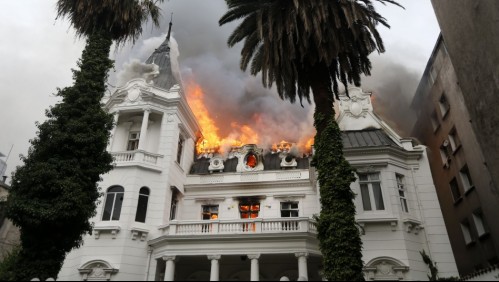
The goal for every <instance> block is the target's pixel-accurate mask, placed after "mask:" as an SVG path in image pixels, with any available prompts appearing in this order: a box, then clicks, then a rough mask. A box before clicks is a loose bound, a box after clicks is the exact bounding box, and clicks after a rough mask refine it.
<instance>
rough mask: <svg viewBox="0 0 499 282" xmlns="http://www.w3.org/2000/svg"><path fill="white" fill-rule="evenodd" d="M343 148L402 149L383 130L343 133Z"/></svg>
mask: <svg viewBox="0 0 499 282" xmlns="http://www.w3.org/2000/svg"><path fill="white" fill-rule="evenodd" d="M341 137H342V138H343V148H345V149H350V148H362V147H386V146H390V147H397V148H401V147H400V146H399V145H397V143H395V142H394V141H393V140H392V139H391V138H390V137H388V135H387V134H386V133H385V132H384V131H383V130H381V129H370V130H355V131H343V132H342V133H341Z"/></svg>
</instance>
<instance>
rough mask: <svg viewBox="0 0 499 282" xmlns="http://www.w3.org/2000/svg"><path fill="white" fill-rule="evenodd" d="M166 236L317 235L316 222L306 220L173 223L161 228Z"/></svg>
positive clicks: (260, 219) (274, 219) (282, 219)
mask: <svg viewBox="0 0 499 282" xmlns="http://www.w3.org/2000/svg"><path fill="white" fill-rule="evenodd" d="M159 229H160V231H162V233H163V235H166V236H187V235H201V236H203V235H216V234H276V233H304V232H305V233H313V234H316V233H317V227H316V223H315V221H313V220H312V219H310V218H308V217H306V218H273V219H262V218H257V219H237V220H209V221H207V220H200V221H172V222H170V224H169V225H166V226H163V227H160V228H159Z"/></svg>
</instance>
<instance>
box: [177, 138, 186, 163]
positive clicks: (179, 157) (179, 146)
mask: <svg viewBox="0 0 499 282" xmlns="http://www.w3.org/2000/svg"><path fill="white" fill-rule="evenodd" d="M185 140H186V138H185V137H184V135H183V134H182V133H180V134H179V136H178V142H177V158H176V159H175V161H176V162H177V164H179V165H180V166H181V165H182V159H183V155H184V147H185Z"/></svg>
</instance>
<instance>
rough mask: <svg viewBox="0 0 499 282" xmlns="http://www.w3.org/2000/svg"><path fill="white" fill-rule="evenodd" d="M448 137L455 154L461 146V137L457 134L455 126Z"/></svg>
mask: <svg viewBox="0 0 499 282" xmlns="http://www.w3.org/2000/svg"><path fill="white" fill-rule="evenodd" d="M448 138H449V143H450V146H451V149H452V153H453V154H454V153H455V152H457V150H459V148H461V139H460V138H459V135H458V134H457V130H456V128H455V127H453V128H452V129H451V131H450V132H449V136H448Z"/></svg>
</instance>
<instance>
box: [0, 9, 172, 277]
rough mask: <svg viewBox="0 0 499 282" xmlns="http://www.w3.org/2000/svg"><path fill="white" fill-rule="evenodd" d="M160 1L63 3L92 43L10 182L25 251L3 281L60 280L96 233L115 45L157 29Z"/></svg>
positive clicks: (12, 210) (12, 212) (11, 211)
mask: <svg viewBox="0 0 499 282" xmlns="http://www.w3.org/2000/svg"><path fill="white" fill-rule="evenodd" d="M157 2H163V0H157V1H152V0H99V1H89V0H59V1H58V2H57V11H58V17H67V18H68V19H69V20H70V23H71V25H72V26H73V27H74V28H75V29H76V33H77V35H78V36H84V37H87V44H86V47H85V49H84V50H83V54H82V58H81V59H80V60H79V62H78V67H79V70H73V79H74V84H73V85H72V86H71V87H66V88H64V89H59V90H58V94H57V95H58V96H60V97H61V98H62V102H61V103H59V104H57V105H55V106H54V107H51V108H50V109H49V110H48V111H47V113H46V115H47V118H48V119H47V121H45V122H44V123H42V124H38V125H37V126H38V129H39V131H38V133H37V137H36V138H34V139H33V140H31V145H32V146H31V148H30V149H29V152H28V156H27V157H24V158H23V161H24V165H23V166H21V167H18V168H17V170H16V172H15V174H14V176H13V181H12V187H11V193H10V196H9V199H8V204H7V216H8V217H9V218H10V219H12V221H13V222H14V224H16V225H17V226H19V227H20V230H21V244H22V246H21V249H20V250H17V251H16V252H14V255H13V256H12V257H10V258H9V259H8V260H5V261H7V262H6V263H5V264H3V265H2V264H0V279H2V280H28V281H29V280H31V279H33V278H35V277H37V278H39V279H41V280H42V281H43V280H45V279H47V278H49V277H53V278H55V277H57V274H58V273H59V271H60V268H61V266H62V263H63V261H64V258H65V256H66V254H67V253H68V252H69V251H71V250H72V249H73V248H77V247H79V246H80V245H81V244H82V240H83V236H84V235H86V234H89V233H90V232H91V231H92V225H91V224H90V222H89V219H90V218H91V217H93V216H94V215H95V210H96V202H97V200H98V198H99V194H100V193H99V188H98V185H97V182H99V180H100V175H102V174H104V173H106V172H108V171H110V170H111V169H112V165H111V163H112V157H111V155H110V154H109V153H108V152H107V151H106V146H107V143H108V139H109V131H110V129H111V128H112V127H113V118H112V116H111V115H110V114H109V113H107V112H105V111H104V110H103V109H102V107H101V101H102V98H103V96H104V94H105V91H106V80H107V74H108V71H109V69H110V68H111V67H112V66H113V62H112V61H111V60H110V59H109V52H110V48H111V45H112V43H113V41H114V42H116V43H117V44H118V45H119V44H122V43H124V42H125V41H128V40H131V41H134V40H135V39H137V38H138V36H139V35H140V34H141V32H142V25H143V24H144V23H145V22H146V21H147V20H148V18H149V16H150V17H151V18H152V21H153V23H154V24H155V25H156V26H157V25H159V8H158V6H156V3H157Z"/></svg>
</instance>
